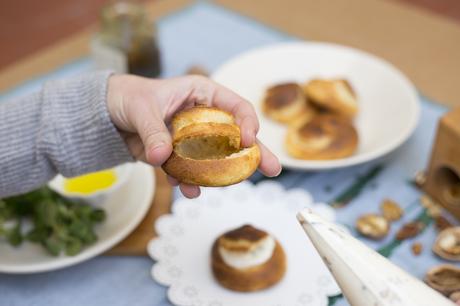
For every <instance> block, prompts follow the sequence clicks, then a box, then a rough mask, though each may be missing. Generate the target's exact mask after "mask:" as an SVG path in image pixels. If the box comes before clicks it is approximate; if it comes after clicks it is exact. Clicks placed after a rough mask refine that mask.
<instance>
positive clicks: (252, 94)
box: [213, 42, 420, 170]
mask: <svg viewBox="0 0 460 306" xmlns="http://www.w3.org/2000/svg"><path fill="white" fill-rule="evenodd" d="M316 77H319V78H335V77H340V78H345V79H347V80H348V81H349V82H350V83H351V84H352V86H353V87H354V89H355V91H356V93H357V96H358V101H359V108H360V109H359V114H358V116H357V118H356V120H355V126H356V127H357V130H358V133H359V147H358V150H357V152H356V153H355V154H354V155H353V156H350V157H347V158H343V159H338V160H331V161H308V160H299V159H295V158H292V157H290V156H289V155H288V154H287V152H286V151H285V149H284V138H285V133H286V128H285V127H284V126H283V125H281V124H278V123H276V122H274V121H272V120H270V119H268V118H267V117H265V116H264V115H263V114H262V112H261V108H260V101H261V99H262V96H263V94H264V91H265V89H266V88H267V87H268V86H270V85H273V84H277V83H280V82H285V81H297V82H301V83H304V82H306V81H307V80H310V79H312V78H316ZM213 79H214V80H216V81H217V82H219V83H221V84H223V85H225V86H227V87H229V88H231V89H233V90H234V91H236V92H237V93H239V94H240V95H241V96H243V97H244V98H246V99H248V100H249V101H251V103H253V104H254V106H255V108H256V111H257V113H258V115H259V120H260V132H259V139H260V140H261V141H262V142H263V143H265V144H266V145H267V147H268V148H270V149H271V150H272V151H273V152H274V153H275V154H276V155H277V156H278V157H279V159H280V162H281V164H282V165H283V166H285V167H288V168H296V169H305V170H323V169H332V168H339V167H346V166H351V165H356V164H359V163H363V162H366V161H370V160H372V159H375V158H378V157H380V156H383V155H384V154H386V153H389V152H390V151H392V150H394V149H396V148H397V147H398V146H400V145H401V144H402V143H403V142H404V141H405V140H407V138H408V137H409V136H410V135H411V134H412V132H413V131H414V129H415V128H416V126H417V122H418V118H419V112H420V110H419V102H418V96H417V92H416V90H415V88H414V86H413V85H412V84H411V82H410V81H409V80H408V79H407V78H406V77H405V76H404V75H403V74H402V73H401V72H400V71H399V70H397V69H396V68H395V67H394V66H392V65H391V64H389V63H387V62H386V61H384V60H382V59H380V58H378V57H376V56H373V55H371V54H368V53H365V52H363V51H359V50H356V49H352V48H349V47H345V46H340V45H334V44H328V43H307V42H293V43H283V44H277V45H271V46H268V47H263V48H259V49H255V50H252V51H249V52H246V53H243V54H241V55H239V56H237V57H236V58H233V59H231V60H229V61H228V62H226V63H225V64H223V65H222V66H221V67H220V68H219V69H218V70H217V71H216V72H215V73H214V74H213Z"/></svg>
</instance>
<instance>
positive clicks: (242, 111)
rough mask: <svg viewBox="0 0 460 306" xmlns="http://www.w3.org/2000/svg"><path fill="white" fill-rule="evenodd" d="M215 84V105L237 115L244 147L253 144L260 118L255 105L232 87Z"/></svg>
mask: <svg viewBox="0 0 460 306" xmlns="http://www.w3.org/2000/svg"><path fill="white" fill-rule="evenodd" d="M215 85H216V91H215V93H214V97H213V98H214V99H213V105H214V106H216V107H218V108H220V109H223V110H225V111H228V112H230V113H232V114H233V115H234V116H235V121H236V123H237V124H238V125H239V126H240V130H241V142H242V145H243V147H249V146H252V145H253V144H254V143H255V141H256V135H257V132H258V131H259V120H258V119H257V115H256V112H255V110H254V107H253V106H252V104H251V103H250V102H248V101H247V100H245V99H243V98H242V97H241V96H239V95H238V94H236V93H235V92H233V91H231V90H230V89H228V88H226V87H224V86H222V85H220V84H218V83H215Z"/></svg>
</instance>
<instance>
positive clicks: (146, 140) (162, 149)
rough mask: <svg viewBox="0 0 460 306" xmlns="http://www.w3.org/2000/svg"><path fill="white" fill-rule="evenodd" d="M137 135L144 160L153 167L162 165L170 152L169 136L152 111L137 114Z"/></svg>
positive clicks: (157, 115)
mask: <svg viewBox="0 0 460 306" xmlns="http://www.w3.org/2000/svg"><path fill="white" fill-rule="evenodd" d="M138 116H139V117H138V120H136V121H137V122H138V124H136V129H137V133H138V134H139V136H140V138H141V140H142V143H143V144H144V150H145V158H146V160H147V162H148V163H149V164H151V165H153V166H160V165H162V164H163V163H164V162H165V161H166V160H167V159H168V157H169V156H170V155H171V152H172V145H171V135H170V134H169V131H168V128H167V127H166V125H165V123H164V121H163V119H162V118H161V116H160V115H159V114H157V113H156V112H154V111H153V110H152V109H149V110H144V111H143V112H139V114H138Z"/></svg>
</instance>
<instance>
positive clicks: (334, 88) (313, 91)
mask: <svg viewBox="0 0 460 306" xmlns="http://www.w3.org/2000/svg"><path fill="white" fill-rule="evenodd" d="M303 90H304V92H305V94H306V96H307V98H308V99H309V101H310V102H311V103H312V104H315V105H317V106H318V107H320V108H321V109H325V110H329V111H331V112H334V113H337V114H339V115H343V116H345V117H348V118H353V117H354V116H355V115H356V113H357V112H358V102H357V100H356V94H355V92H354V90H353V88H352V87H351V85H350V83H349V82H348V81H347V80H343V79H331V80H322V79H315V80H311V81H309V82H308V83H307V84H306V85H305V86H304V87H303Z"/></svg>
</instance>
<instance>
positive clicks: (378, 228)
mask: <svg viewBox="0 0 460 306" xmlns="http://www.w3.org/2000/svg"><path fill="white" fill-rule="evenodd" d="M356 229H357V230H358V232H359V233H360V234H361V235H363V236H366V237H368V238H372V239H382V238H383V237H385V236H386V235H387V234H388V231H389V230H390V224H389V223H388V221H387V219H385V218H384V217H382V216H380V215H376V214H366V215H362V216H361V217H359V218H358V220H357V221H356Z"/></svg>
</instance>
